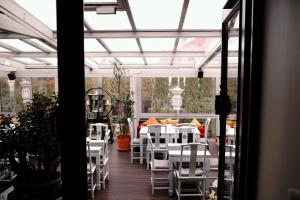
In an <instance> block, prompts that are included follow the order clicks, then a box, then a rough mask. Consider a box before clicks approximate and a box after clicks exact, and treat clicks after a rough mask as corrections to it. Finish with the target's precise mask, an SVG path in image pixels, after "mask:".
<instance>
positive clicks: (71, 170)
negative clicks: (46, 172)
mask: <svg viewBox="0 0 300 200" xmlns="http://www.w3.org/2000/svg"><path fill="white" fill-rule="evenodd" d="M56 3H57V43H58V49H57V51H58V91H59V92H58V95H59V107H60V112H59V120H58V130H59V133H60V135H61V160H62V162H61V164H62V166H61V169H62V184H63V185H62V186H63V187H62V188H63V199H64V200H69V199H70V200H74V199H80V200H84V199H87V179H86V177H87V176H86V144H85V137H86V134H85V106H84V88H85V87H84V45H83V31H84V29H83V0H73V1H67V0H57V1H56Z"/></svg>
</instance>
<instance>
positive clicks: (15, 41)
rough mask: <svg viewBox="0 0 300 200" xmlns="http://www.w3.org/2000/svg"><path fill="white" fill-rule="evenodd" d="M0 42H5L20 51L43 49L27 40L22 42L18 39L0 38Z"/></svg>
mask: <svg viewBox="0 0 300 200" xmlns="http://www.w3.org/2000/svg"><path fill="white" fill-rule="evenodd" d="M0 42H3V43H5V44H7V45H9V46H11V47H13V48H16V49H18V50H20V51H41V50H39V49H37V48H35V47H33V46H31V45H29V44H27V43H25V42H22V41H21V40H18V39H0Z"/></svg>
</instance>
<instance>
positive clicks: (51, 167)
mask: <svg viewBox="0 0 300 200" xmlns="http://www.w3.org/2000/svg"><path fill="white" fill-rule="evenodd" d="M57 108H58V101H57V98H56V97H47V96H44V95H42V94H39V93H34V94H33V98H32V101H31V102H30V103H28V104H27V105H26V107H25V109H24V110H23V111H21V112H19V113H18V114H17V118H18V121H17V122H15V124H14V125H11V124H12V122H11V121H12V119H11V117H4V118H3V120H2V122H1V124H0V140H1V141H2V145H3V149H4V153H5V155H6V157H8V158H9V161H10V163H11V166H12V170H13V171H14V172H15V173H16V174H17V179H16V181H17V182H18V183H20V184H27V185H33V184H40V183H45V182H49V181H52V180H54V179H56V178H58V177H59V173H58V172H57V168H58V166H59V163H60V143H59V136H58V133H57V129H56V116H57Z"/></svg>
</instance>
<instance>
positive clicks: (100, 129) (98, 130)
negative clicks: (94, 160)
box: [89, 123, 108, 140]
mask: <svg viewBox="0 0 300 200" xmlns="http://www.w3.org/2000/svg"><path fill="white" fill-rule="evenodd" d="M107 131H108V125H107V124H102V123H95V124H90V127H89V138H90V139H91V140H93V139H96V140H103V138H104V135H105V134H106V133H107Z"/></svg>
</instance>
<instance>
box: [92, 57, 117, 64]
mask: <svg viewBox="0 0 300 200" xmlns="http://www.w3.org/2000/svg"><path fill="white" fill-rule="evenodd" d="M92 59H93V61H95V62H96V63H97V64H98V65H111V62H110V61H112V60H113V58H108V57H106V58H103V57H92Z"/></svg>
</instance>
